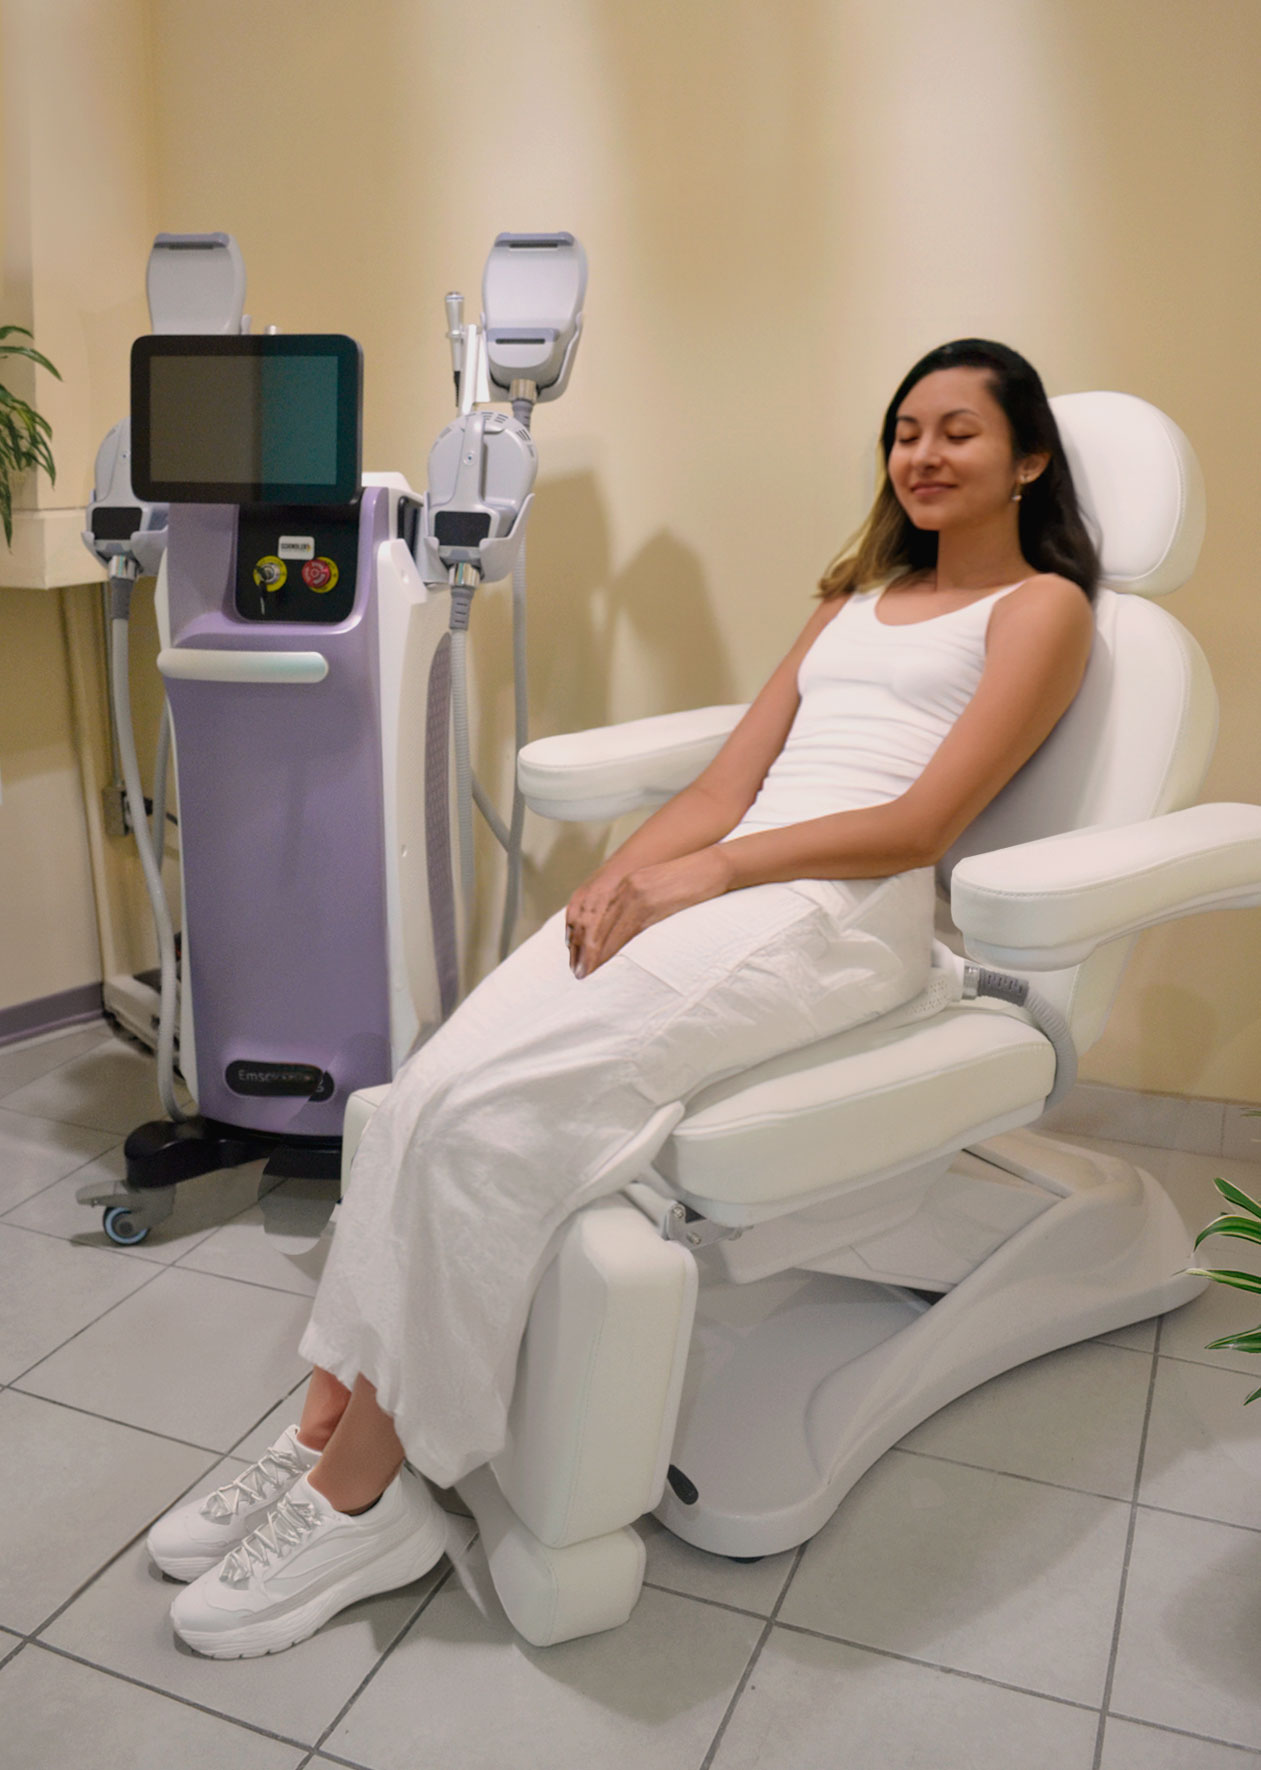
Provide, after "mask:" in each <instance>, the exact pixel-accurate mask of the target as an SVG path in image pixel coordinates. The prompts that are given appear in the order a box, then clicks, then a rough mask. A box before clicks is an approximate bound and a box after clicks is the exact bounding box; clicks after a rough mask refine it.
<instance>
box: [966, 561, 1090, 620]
mask: <svg viewBox="0 0 1261 1770" xmlns="http://www.w3.org/2000/svg"><path fill="white" fill-rule="evenodd" d="M1094 624H1095V615H1094V609H1093V608H1092V607H1091V604H1090V601H1089V599H1088V597H1087V596H1086V594H1085V592H1084V591H1083V589H1082V587H1081V585H1080V584H1074V583H1073V581H1072V579H1071V578H1062V577H1061V576H1060V575H1059V573H1058V572H1036V573H1035V574H1034V575H1033V577H1031V578H1026V579H1025V580H1024V582H1023V583H1022V584H1019V585H1017V587H1016V588H1015V589H1014V590H1013V591H1012V592H1011V594H1010V595H1009V596H1004V597H1003V598H1002V600H1001V601H1000V602H998V603H997V604H996V605H995V608H994V612H993V614H992V615H991V616H990V632H991V634H999V633H1002V632H1003V631H1004V630H1005V629H1006V630H1011V631H1025V630H1027V629H1029V628H1031V627H1032V628H1038V629H1042V630H1045V629H1046V628H1047V627H1048V626H1050V627H1054V628H1056V629H1058V630H1060V631H1067V632H1077V633H1081V634H1085V633H1092V632H1093V631H1094Z"/></svg>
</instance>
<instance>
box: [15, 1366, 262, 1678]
mask: <svg viewBox="0 0 1261 1770" xmlns="http://www.w3.org/2000/svg"><path fill="white" fill-rule="evenodd" d="M19 1393H25V1391H19ZM30 1399H32V1400H35V1401H42V1400H44V1399H45V1397H43V1396H32V1397H31V1398H30ZM281 1399H282V1400H283V1399H284V1397H283V1396H282V1397H281ZM52 1405H53V1406H54V1407H66V1408H67V1409H68V1411H69V1412H72V1413H80V1412H83V1411H84V1410H82V1409H80V1408H70V1407H69V1404H68V1403H66V1402H54V1403H52ZM88 1417H89V1418H92V1419H103V1418H104V1417H105V1416H104V1415H101V1414H92V1415H89V1416H88ZM263 1417H264V1418H266V1415H264V1416H263ZM110 1423H111V1424H115V1425H117V1424H123V1423H125V1422H119V1421H111V1422H110ZM131 1430H132V1431H136V1432H146V1436H147V1437H150V1438H161V1439H163V1442H165V1443H167V1444H178V1445H181V1446H183V1447H184V1448H186V1449H188V1450H200V1451H203V1452H204V1453H205V1454H206V1455H207V1456H209V1457H211V1458H213V1459H214V1460H213V1461H212V1462H210V1463H209V1464H208V1465H207V1466H206V1467H205V1468H204V1469H202V1470H201V1471H200V1472H199V1473H198V1474H197V1475H194V1477H193V1479H192V1480H191V1481H190V1482H188V1483H187V1485H186V1486H185V1487H184V1488H183V1489H182V1491H181V1492H180V1493H178V1494H176V1495H175V1497H174V1499H173V1500H172V1501H171V1502H170V1505H167V1506H164V1507H163V1509H162V1511H161V1512H159V1513H157V1514H155V1517H162V1516H164V1515H165V1513H166V1512H168V1511H170V1509H171V1506H177V1505H179V1504H180V1502H181V1500H183V1499H185V1498H186V1497H187V1496H188V1495H189V1494H191V1493H192V1491H193V1489H194V1488H196V1487H198V1486H200V1484H201V1483H202V1482H203V1481H204V1480H205V1479H206V1477H207V1475H209V1474H210V1473H211V1471H212V1470H213V1469H214V1468H215V1467H216V1466H217V1465H218V1464H219V1463H221V1462H222V1461H223V1459H224V1457H225V1456H231V1454H232V1453H231V1452H230V1451H217V1450H211V1449H210V1448H209V1447H208V1446H206V1445H201V1444H189V1443H188V1441H187V1439H183V1438H167V1437H166V1436H165V1435H164V1434H163V1433H159V1432H147V1431H146V1428H144V1427H143V1426H134V1427H132V1428H131ZM251 1430H252V1428H251ZM153 1522H154V1519H150V1520H149V1521H148V1523H146V1524H142V1525H141V1526H140V1528H139V1530H137V1531H135V1532H133V1534H132V1535H131V1536H129V1537H128V1538H127V1541H126V1542H125V1543H123V1544H122V1546H121V1547H120V1548H118V1549H117V1550H115V1552H114V1553H113V1554H112V1555H110V1556H108V1557H107V1558H106V1560H104V1561H102V1563H101V1564H100V1566H99V1567H98V1568H97V1569H96V1570H95V1572H94V1573H92V1574H90V1575H89V1576H88V1578H87V1579H85V1580H83V1581H81V1582H80V1584H79V1585H77V1586H76V1587H75V1589H74V1591H73V1592H71V1593H70V1595H69V1597H68V1598H65V1599H63V1600H62V1601H61V1603H59V1604H58V1605H57V1606H56V1608H55V1609H54V1610H52V1611H50V1612H49V1614H48V1615H47V1616H46V1617H45V1618H44V1619H43V1621H42V1622H40V1623H38V1624H37V1625H36V1627H35V1628H34V1629H32V1630H30V1631H29V1632H28V1633H27V1634H26V1635H24V1637H23V1639H24V1640H25V1641H28V1642H37V1643H38V1644H39V1645H40V1646H48V1645H50V1643H48V1642H45V1641H43V1640H41V1639H40V1637H41V1636H42V1635H43V1633H44V1631H45V1629H50V1628H51V1627H52V1625H53V1624H54V1623H55V1622H56V1621H57V1620H58V1619H59V1618H60V1617H62V1616H64V1615H65V1613H66V1611H67V1610H69V1609H70V1607H71V1606H72V1605H73V1604H76V1603H77V1602H78V1600H79V1599H80V1598H82V1597H83V1595H84V1593H85V1592H86V1591H87V1590H88V1589H89V1587H91V1586H94V1585H95V1584H96V1582H97V1580H99V1579H102V1578H103V1577H104V1576H105V1574H107V1573H108V1572H109V1570H110V1568H111V1567H114V1566H116V1565H117V1563H118V1562H119V1561H121V1560H122V1558H123V1556H124V1555H126V1554H128V1553H129V1552H130V1551H131V1550H132V1549H133V1548H135V1546H136V1544H137V1543H138V1542H139V1541H140V1540H141V1538H142V1537H146V1536H147V1535H148V1533H149V1530H150V1528H151V1527H152V1524H153ZM88 1663H89V1664H91V1663H94V1662H91V1661H89V1662H88ZM100 1669H101V1670H106V1669H107V1668H105V1667H101V1668H100Z"/></svg>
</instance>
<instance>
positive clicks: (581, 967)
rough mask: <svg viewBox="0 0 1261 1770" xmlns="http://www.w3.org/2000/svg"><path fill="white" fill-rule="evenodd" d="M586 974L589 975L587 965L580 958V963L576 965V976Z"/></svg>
mask: <svg viewBox="0 0 1261 1770" xmlns="http://www.w3.org/2000/svg"><path fill="white" fill-rule="evenodd" d="M586 975H587V967H586V966H585V965H584V964H583V963H582V961H581V959H580V960H579V961H578V963H577V964H576V965H575V966H574V976H575V977H585V976H586Z"/></svg>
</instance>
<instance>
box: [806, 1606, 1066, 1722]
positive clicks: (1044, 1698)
mask: <svg viewBox="0 0 1261 1770" xmlns="http://www.w3.org/2000/svg"><path fill="white" fill-rule="evenodd" d="M775 1627H776V1628H777V1629H782V1630H783V1631H784V1632H785V1633H786V1634H789V1635H805V1636H807V1637H808V1638H809V1639H811V1640H813V1641H826V1642H828V1643H829V1644H830V1645H832V1646H834V1647H852V1648H853V1649H854V1650H855V1651H856V1652H858V1653H874V1654H875V1655H876V1657H877V1658H879V1659H892V1660H896V1661H897V1662H898V1663H899V1664H900V1665H908V1666H919V1667H921V1668H922V1669H923V1670H924V1671H928V1672H943V1673H944V1674H945V1675H946V1676H947V1677H949V1678H964V1679H966V1680H967V1682H968V1683H969V1684H985V1685H987V1686H988V1687H989V1688H990V1689H993V1690H1009V1691H1011V1693H1012V1695H1013V1696H1033V1697H1036V1698H1037V1699H1038V1701H1039V1702H1053V1703H1057V1704H1058V1705H1059V1706H1060V1708H1066V1709H1078V1710H1080V1711H1082V1712H1083V1713H1085V1714H1088V1715H1097V1714H1098V1713H1099V1705H1098V1703H1096V1702H1081V1701H1079V1700H1078V1699H1077V1698H1076V1697H1075V1696H1057V1695H1056V1693H1055V1692H1054V1691H1052V1690H1035V1689H1033V1688H1032V1686H1031V1685H1028V1684H1013V1683H1011V1682H1009V1681H1008V1680H1007V1679H1005V1678H991V1677H990V1676H989V1675H988V1674H987V1673H985V1672H971V1671H969V1670H968V1669H967V1667H966V1666H951V1665H946V1664H944V1662H943V1661H941V1660H936V1659H920V1658H918V1657H917V1656H916V1655H915V1654H913V1653H899V1652H898V1650H897V1649H896V1648H894V1647H877V1646H875V1645H874V1644H873V1643H872V1642H870V1641H859V1640H856V1639H854V1638H853V1637H851V1636H849V1635H829V1634H828V1633H827V1631H826V1630H825V1629H811V1628H807V1627H806V1625H805V1624H804V1623H792V1622H784V1621H783V1619H782V1618H776V1619H775Z"/></svg>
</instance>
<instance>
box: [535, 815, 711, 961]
mask: <svg viewBox="0 0 1261 1770" xmlns="http://www.w3.org/2000/svg"><path fill="white" fill-rule="evenodd" d="M731 877H732V867H731V860H730V857H729V856H728V855H727V854H726V853H725V852H724V850H723V848H722V845H721V844H720V843H715V844H714V846H713V847H710V848H701V849H699V850H698V851H697V852H696V853H695V854H685V855H682V856H681V857H680V858H679V859H678V860H666V861H660V862H658V863H657V864H656V865H654V866H649V867H638V868H636V869H635V871H634V872H631V873H627V874H626V875H625V877H624V878H622V879H621V880H620V881H619V882H618V884H617V885H616V886H615V887H614V888H613V890H612V891H611V892H610V893H609V895H608V898H607V900H606V901H605V902H604V903H603V904H602V905H600V906H599V908H598V909H597V910H595V912H594V913H593V914H591V915H587V914H584V913H583V912H582V911H581V910H577V909H575V907H574V906H573V905H572V904H571V914H572V916H573V920H572V921H571V922H570V923H569V926H568V927H567V929H566V938H567V939H568V941H569V963H570V967H571V969H572V970H573V973H574V975H575V976H576V977H589V976H590V974H591V973H592V972H593V971H594V970H595V969H596V967H597V966H598V965H603V964H604V962H605V960H606V959H611V958H612V957H613V955H614V953H617V952H620V951H621V949H622V948H623V947H624V946H625V945H626V943H627V941H628V940H633V939H634V937H635V936H636V935H637V934H638V933H640V932H641V930H642V929H644V928H651V927H652V925H653V923H654V922H663V921H664V920H665V918H666V917H667V916H672V915H674V913H675V911H676V910H685V909H687V908H688V907H689V906H690V905H691V904H694V903H705V902H706V901H707V900H708V899H709V898H711V897H721V896H722V894H723V892H724V891H726V890H727V889H728V888H729V886H730V884H731Z"/></svg>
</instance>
